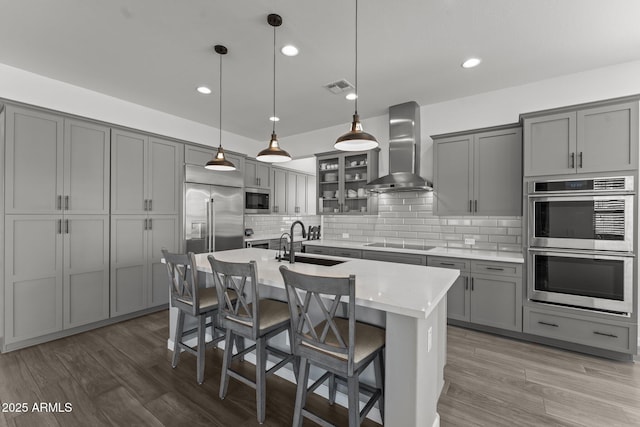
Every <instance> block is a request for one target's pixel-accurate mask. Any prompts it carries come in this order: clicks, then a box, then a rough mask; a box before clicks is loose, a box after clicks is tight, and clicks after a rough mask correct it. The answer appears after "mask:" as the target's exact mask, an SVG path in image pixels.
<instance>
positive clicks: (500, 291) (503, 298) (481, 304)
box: [470, 275, 522, 331]
mask: <svg viewBox="0 0 640 427" xmlns="http://www.w3.org/2000/svg"><path fill="white" fill-rule="evenodd" d="M470 319H471V322H473V323H477V324H480V325H486V326H493V327H495V328H500V329H509V330H512V331H522V280H521V279H520V278H509V277H500V276H488V275H487V276H485V275H474V276H472V277H471V309H470Z"/></svg>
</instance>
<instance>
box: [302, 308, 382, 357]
mask: <svg viewBox="0 0 640 427" xmlns="http://www.w3.org/2000/svg"><path fill="white" fill-rule="evenodd" d="M333 320H334V322H335V324H336V326H337V327H338V331H339V332H340V335H341V336H343V337H346V336H349V319H341V318H334V319H333ZM326 324H327V322H326V321H325V320H323V321H322V322H320V323H318V325H317V326H316V327H315V328H314V329H315V331H316V334H321V333H322V331H323V330H324V329H325V327H326ZM384 334H385V330H384V329H383V328H379V327H377V326H373V325H368V324H366V323H360V322H356V336H355V345H354V352H353V362H354V363H355V364H359V363H360V362H362V361H363V360H365V359H366V358H368V357H370V356H371V355H372V354H374V353H376V352H377V351H379V350H380V349H381V348H382V347H384V343H385V337H384ZM305 336H306V337H308V338H311V336H310V335H309V334H305ZM324 343H325V344H327V345H329V346H335V347H336V348H339V343H338V340H337V339H336V336H335V335H333V334H329V335H327V339H326V340H325V342H324ZM301 344H302V345H304V346H307V347H311V348H314V349H316V350H318V351H322V352H324V353H326V354H329V355H331V356H334V357H337V358H338V359H342V360H344V361H347V359H348V354H346V353H338V352H333V351H329V350H326V349H323V348H319V347H316V346H314V345H313V344H310V343H308V342H306V341H302V343H301Z"/></svg>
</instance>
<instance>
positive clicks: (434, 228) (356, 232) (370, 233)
mask: <svg viewBox="0 0 640 427" xmlns="http://www.w3.org/2000/svg"><path fill="white" fill-rule="evenodd" d="M378 197H379V199H378V215H377V216H374V215H363V216H361V215H358V216H347V215H345V216H340V215H324V216H323V217H322V218H323V221H322V231H323V233H322V235H323V238H324V239H331V240H343V239H345V240H346V238H344V237H343V233H348V234H349V237H348V239H349V240H350V241H356V242H389V243H409V244H422V245H433V246H440V247H449V248H467V249H481V250H492V251H509V252H521V251H522V237H521V234H522V217H520V216H501V217H493V216H436V215H434V212H433V193H432V192H426V191H420V192H400V193H386V194H380V195H379V196H378ZM305 224H306V223H305ZM465 239H475V244H473V245H466V244H465Z"/></svg>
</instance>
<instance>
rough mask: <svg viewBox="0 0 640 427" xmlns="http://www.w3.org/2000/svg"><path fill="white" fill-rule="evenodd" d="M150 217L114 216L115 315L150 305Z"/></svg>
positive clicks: (113, 289)
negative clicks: (148, 284)
mask: <svg viewBox="0 0 640 427" xmlns="http://www.w3.org/2000/svg"><path fill="white" fill-rule="evenodd" d="M147 224H148V221H147V218H146V216H145V215H127V216H115V215H114V216H112V217H111V278H110V283H111V317H113V316H119V315H122V314H127V313H131V312H134V311H138V310H142V309H144V308H146V307H147V295H146V294H147V293H146V289H147V286H146V285H145V284H146V283H147V274H148V273H147V270H148V268H147V264H148V263H147V252H146V250H147V231H146V228H147Z"/></svg>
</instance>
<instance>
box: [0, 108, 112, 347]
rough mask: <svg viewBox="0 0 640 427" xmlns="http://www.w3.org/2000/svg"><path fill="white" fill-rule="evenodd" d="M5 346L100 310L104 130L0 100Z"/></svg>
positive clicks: (104, 257) (93, 317)
mask: <svg viewBox="0 0 640 427" xmlns="http://www.w3.org/2000/svg"><path fill="white" fill-rule="evenodd" d="M3 114H4V125H5V129H4V131H5V159H4V160H5V162H4V164H5V173H4V180H5V194H4V213H5V215H4V221H5V223H4V233H5V235H4V261H5V262H4V283H5V286H4V319H5V324H4V345H5V346H7V345H10V344H12V343H16V342H19V341H24V340H28V339H31V338H35V337H38V336H41V335H45V334H49V333H54V332H58V331H61V330H63V329H68V328H73V327H76V326H81V325H85V324H88V323H92V322H96V321H99V320H103V319H106V318H108V317H109V173H110V170H109V163H110V159H109V158H110V139H109V135H110V130H109V128H108V127H104V126H101V125H99V124H95V123H92V122H89V121H83V120H78V119H74V118H67V117H62V116H59V115H55V114H50V113H47V112H42V111H39V110H35V109H33V110H32V109H28V108H22V107H17V106H12V105H7V106H6V108H5V111H4V113H3Z"/></svg>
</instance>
